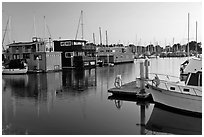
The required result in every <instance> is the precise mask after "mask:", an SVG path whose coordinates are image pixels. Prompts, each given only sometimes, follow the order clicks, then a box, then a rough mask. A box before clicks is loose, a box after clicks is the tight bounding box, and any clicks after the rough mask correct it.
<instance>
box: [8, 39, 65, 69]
mask: <svg viewBox="0 0 204 137" xmlns="http://www.w3.org/2000/svg"><path fill="white" fill-rule="evenodd" d="M52 45H53V44H52V41H51V39H49V40H45V39H41V38H37V37H33V38H32V41H31V42H14V43H12V44H9V45H7V46H8V49H7V51H6V52H5V56H6V60H7V61H8V62H10V61H12V60H25V62H26V63H27V66H28V72H48V71H58V70H61V69H62V68H61V52H53V46H52Z"/></svg>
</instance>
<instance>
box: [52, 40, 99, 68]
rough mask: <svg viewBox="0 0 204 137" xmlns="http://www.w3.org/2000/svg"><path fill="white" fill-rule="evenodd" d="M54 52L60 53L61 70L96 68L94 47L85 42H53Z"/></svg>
mask: <svg viewBox="0 0 204 137" xmlns="http://www.w3.org/2000/svg"><path fill="white" fill-rule="evenodd" d="M54 51H60V52H62V55H61V58H62V68H63V69H66V68H92V67H95V66H96V46H95V45H94V44H87V41H86V40H55V41H54Z"/></svg>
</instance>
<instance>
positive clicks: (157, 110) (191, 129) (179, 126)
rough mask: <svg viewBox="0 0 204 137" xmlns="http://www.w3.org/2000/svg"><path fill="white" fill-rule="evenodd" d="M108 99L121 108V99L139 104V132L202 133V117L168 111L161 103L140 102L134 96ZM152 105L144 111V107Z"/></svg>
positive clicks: (163, 133)
mask: <svg viewBox="0 0 204 137" xmlns="http://www.w3.org/2000/svg"><path fill="white" fill-rule="evenodd" d="M108 99H110V100H114V103H115V106H116V107H117V108H118V109H121V107H122V105H123V101H132V102H136V104H137V105H139V106H140V124H136V125H139V126H140V134H141V135H146V134H154V135H166V134H176V135H201V134H202V118H200V117H194V116H191V115H186V114H184V113H182V114H181V113H176V112H173V111H169V110H168V109H167V108H165V107H164V106H163V105H162V106H161V105H159V104H154V103H152V102H141V101H138V100H137V99H135V98H130V97H122V96H115V95H112V96H109V97H108ZM151 105H153V107H152V110H151V108H150V109H148V111H152V112H151V113H146V110H147V109H146V108H148V107H149V106H151Z"/></svg>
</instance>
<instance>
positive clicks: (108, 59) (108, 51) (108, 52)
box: [106, 30, 110, 66]
mask: <svg viewBox="0 0 204 137" xmlns="http://www.w3.org/2000/svg"><path fill="white" fill-rule="evenodd" d="M106 46H108V32H107V30H106ZM109 51H110V49H109V46H108V54H107V63H108V66H109Z"/></svg>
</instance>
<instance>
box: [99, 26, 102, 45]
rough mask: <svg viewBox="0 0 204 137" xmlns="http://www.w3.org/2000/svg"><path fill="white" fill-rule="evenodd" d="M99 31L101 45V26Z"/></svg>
mask: <svg viewBox="0 0 204 137" xmlns="http://www.w3.org/2000/svg"><path fill="white" fill-rule="evenodd" d="M99 33H100V45H102V36H101V27H99Z"/></svg>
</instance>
